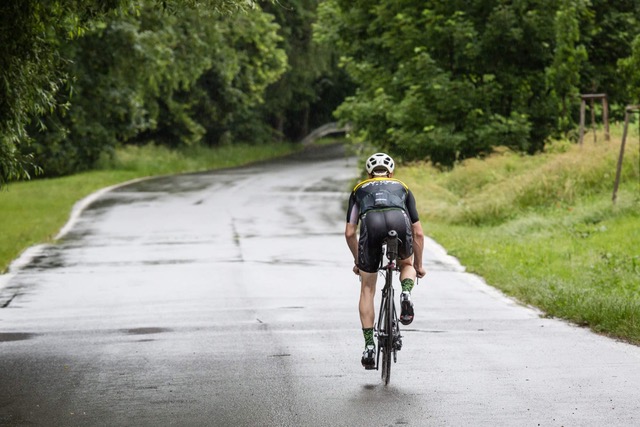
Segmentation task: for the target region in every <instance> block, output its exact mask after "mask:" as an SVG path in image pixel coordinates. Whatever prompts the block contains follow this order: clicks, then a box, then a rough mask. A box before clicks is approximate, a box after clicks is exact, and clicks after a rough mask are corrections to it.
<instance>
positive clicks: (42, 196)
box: [0, 144, 298, 273]
mask: <svg viewBox="0 0 640 427" xmlns="http://www.w3.org/2000/svg"><path fill="white" fill-rule="evenodd" d="M297 149H298V147H296V146H293V145H289V144H265V145H258V146H249V145H233V146H223V147H219V148H214V149H210V148H205V147H190V148H186V149H182V150H171V149H168V148H166V147H162V146H155V145H152V144H150V145H147V146H141V147H135V146H127V147H123V148H120V149H118V150H117V151H116V153H115V154H114V156H113V157H111V158H104V159H102V160H101V162H100V167H99V170H96V171H91V172H86V173H82V174H78V175H74V176H68V177H63V178H55V179H36V180H33V181H27V182H14V183H11V184H9V185H8V186H7V187H6V188H5V189H3V190H0V273H2V272H5V271H6V269H7V267H8V266H9V264H10V262H11V261H12V260H13V259H15V258H16V257H17V256H18V255H19V254H20V253H21V252H22V251H24V250H25V249H26V248H28V247H29V246H32V245H34V244H38V243H45V242H51V241H52V240H53V238H54V237H55V236H56V234H57V233H58V231H59V230H60V229H61V228H62V227H63V226H64V224H65V222H66V221H67V219H68V217H69V214H70V212H71V209H72V207H73V205H74V204H75V203H76V202H77V201H78V200H80V199H82V198H84V197H85V196H87V195H89V194H91V193H93V192H94V191H97V190H99V189H101V188H104V187H108V186H110V185H114V184H118V183H122V182H125V181H128V180H131V179H134V178H140V177H147V176H157V175H166V174H174V173H183V172H200V171H205V170H212V169H219V168H225V167H233V166H240V165H244V164H248V163H252V162H256V161H259V160H264V159H269V158H273V157H278V156H282V155H285V154H288V153H291V152H293V151H295V150H297Z"/></svg>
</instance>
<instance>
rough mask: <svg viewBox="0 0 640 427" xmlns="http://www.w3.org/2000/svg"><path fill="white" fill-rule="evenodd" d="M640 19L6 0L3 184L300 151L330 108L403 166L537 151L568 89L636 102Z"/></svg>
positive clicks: (190, 1) (635, 13)
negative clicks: (144, 159)
mask: <svg viewBox="0 0 640 427" xmlns="http://www.w3.org/2000/svg"><path fill="white" fill-rule="evenodd" d="M639 20H640V3H638V2H637V1H635V0H621V1H618V2H615V3H612V4H610V3H609V2H607V1H606V0H517V1H504V0H469V1H467V0H465V1H462V0H454V1H444V0H428V1H417V0H377V1H364V0H357V1H347V0H324V1H321V0H277V1H276V0H263V1H257V0H107V1H103V2H97V3H96V2H92V1H89V0H74V1H71V2H69V1H62V0H50V1H46V2H42V1H40V0H6V1H4V2H2V4H1V5H0V187H1V186H2V185H3V184H4V183H6V182H7V181H8V180H14V179H22V178H25V177H28V176H29V175H33V172H42V171H43V172H44V175H46V176H53V175H63V174H70V173H74V172H76V171H80V170H85V169H90V168H92V167H94V165H95V164H96V162H97V161H98V160H99V159H100V158H101V157H103V156H105V155H109V153H111V152H113V149H114V148H115V147H117V146H118V145H120V144H138V145H141V144H145V143H148V142H150V141H152V142H154V143H156V144H162V145H166V146H169V147H180V146H190V145H198V144H206V145H209V146H214V145H220V144H227V143H237V142H243V143H251V144H259V143H262V142H264V141H270V140H274V139H275V140H287V141H298V140H300V139H302V137H303V136H305V135H306V134H307V133H308V132H309V131H310V130H311V129H313V128H315V127H316V126H319V125H321V124H324V123H326V122H328V121H332V120H333V116H332V113H333V112H334V110H336V107H338V106H339V108H337V111H336V115H337V117H338V118H339V119H340V120H342V121H345V122H347V121H348V122H350V123H351V124H352V125H353V126H352V127H353V128H354V129H355V133H354V134H355V135H356V137H357V138H358V139H360V140H366V141H368V142H369V143H371V144H373V145H375V146H377V148H379V149H384V150H388V151H390V152H391V153H392V154H393V155H394V156H397V157H399V158H400V159H404V160H414V159H428V160H431V161H433V162H434V163H436V164H440V165H447V166H449V165H453V164H455V163H456V162H457V161H459V160H461V159H465V158H470V157H476V156H484V155H486V154H488V153H490V152H491V151H492V150H493V148H494V147H495V146H508V147H510V148H512V149H515V150H519V151H523V152H529V153H534V152H537V151H540V150H542V149H543V148H544V144H545V142H546V140H547V138H548V137H549V136H556V135H558V134H561V133H563V134H566V133H570V132H572V131H573V130H574V129H575V124H576V121H577V113H578V107H579V98H578V96H577V95H578V94H580V93H596V92H597V93H606V94H607V95H608V96H609V101H610V105H612V113H613V116H614V117H616V115H618V117H619V116H620V114H621V113H622V112H623V111H624V110H623V107H624V106H625V105H626V104H630V103H636V102H637V101H639V100H640V89H638V87H639V86H640V69H639V68H638V64H640V25H638V24H639ZM318 41H319V42H321V43H317V42H318Z"/></svg>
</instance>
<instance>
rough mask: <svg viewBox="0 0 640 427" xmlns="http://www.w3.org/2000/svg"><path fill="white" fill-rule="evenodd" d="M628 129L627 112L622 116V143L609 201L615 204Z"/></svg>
mask: <svg viewBox="0 0 640 427" xmlns="http://www.w3.org/2000/svg"><path fill="white" fill-rule="evenodd" d="M628 129H629V111H628V110H627V112H626V113H625V115H624V130H623V131H622V143H621V144H620V155H619V156H618V167H617V168H616V180H615V182H614V183H613V196H612V197H611V201H612V202H613V203H615V202H616V199H617V197H618V187H619V186H620V175H621V174H622V158H623V157H624V144H625V143H626V142H627V130H628Z"/></svg>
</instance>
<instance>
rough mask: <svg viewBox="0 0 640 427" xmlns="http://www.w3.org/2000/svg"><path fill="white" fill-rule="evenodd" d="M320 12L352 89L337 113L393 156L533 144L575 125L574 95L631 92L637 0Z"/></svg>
mask: <svg viewBox="0 0 640 427" xmlns="http://www.w3.org/2000/svg"><path fill="white" fill-rule="evenodd" d="M319 17H320V23H319V25H318V27H317V28H318V37H319V38H320V39H321V40H322V41H324V42H325V43H327V44H330V45H333V46H337V47H338V49H339V51H340V53H341V54H342V55H343V64H344V66H345V68H346V69H347V71H348V73H349V75H350V76H351V77H352V78H353V79H354V80H355V82H356V83H357V85H358V91H357V93H356V94H355V95H354V96H352V97H349V98H348V99H347V100H346V102H345V103H344V104H343V105H342V106H341V107H340V109H339V110H338V115H339V117H340V118H341V119H342V120H345V121H350V122H351V123H352V124H353V125H354V126H355V127H356V129H357V130H358V135H359V136H360V137H361V138H362V139H366V140H368V141H371V142H372V143H374V144H376V145H378V146H379V147H380V148H382V149H385V150H389V151H391V152H393V153H396V154H399V155H401V156H402V157H403V158H404V159H430V160H432V161H434V162H435V163H439V164H444V165H451V164H453V163H454V162H456V161H457V160H460V159H464V158H468V157H474V156H478V155H483V154H486V153H489V152H490V151H491V149H492V147H494V146H497V145H503V146H508V147H510V148H514V149H517V150H522V151H527V152H535V151H538V150H540V149H542V148H543V146H544V142H545V140H546V139H547V138H548V137H549V136H550V135H552V134H554V133H557V132H561V131H567V130H569V129H571V128H572V127H573V126H574V124H575V120H576V111H577V107H578V106H579V99H578V98H577V97H576V95H577V94H579V93H596V92H597V93H601V92H603V93H607V94H608V96H609V98H610V103H612V104H613V105H614V106H616V105H618V106H619V105H622V106H624V105H625V104H628V103H630V102H633V101H636V100H637V99H634V98H633V97H632V96H631V94H630V93H629V92H628V91H627V82H631V81H634V80H635V81H637V78H638V77H637V76H638V69H637V67H636V68H635V69H634V68H633V65H634V64H636V63H637V61H638V59H637V58H638V53H639V52H637V51H634V52H632V50H631V44H632V42H633V40H634V38H635V37H637V35H638V34H640V26H639V25H638V21H639V18H640V4H639V3H638V2H636V1H631V0H628V1H620V2H615V3H611V2H607V1H605V0H561V1H557V0H518V1H502V0H471V1H467V0H464V1H462V0H458V1H444V0H429V1H423V0H420V1H417V0H379V1H375V2H370V1H347V0H327V1H325V2H323V3H322V4H321V9H320V12H319ZM636 50H637V49H636ZM634 61H635V62H634ZM618 62H620V64H621V67H624V69H625V70H626V71H627V73H628V75H627V79H626V80H625V79H622V78H620V77H619V75H618V74H619V72H620V70H621V69H620V68H619V67H618ZM635 92H637V90H636V91H635ZM614 113H615V109H614Z"/></svg>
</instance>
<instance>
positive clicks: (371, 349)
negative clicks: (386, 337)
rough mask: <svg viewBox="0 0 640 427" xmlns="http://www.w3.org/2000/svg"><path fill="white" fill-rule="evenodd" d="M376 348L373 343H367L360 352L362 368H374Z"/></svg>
mask: <svg viewBox="0 0 640 427" xmlns="http://www.w3.org/2000/svg"><path fill="white" fill-rule="evenodd" d="M375 355H376V348H375V346H373V345H368V346H367V348H365V350H364V352H363V353H362V366H364V369H376V358H375Z"/></svg>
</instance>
